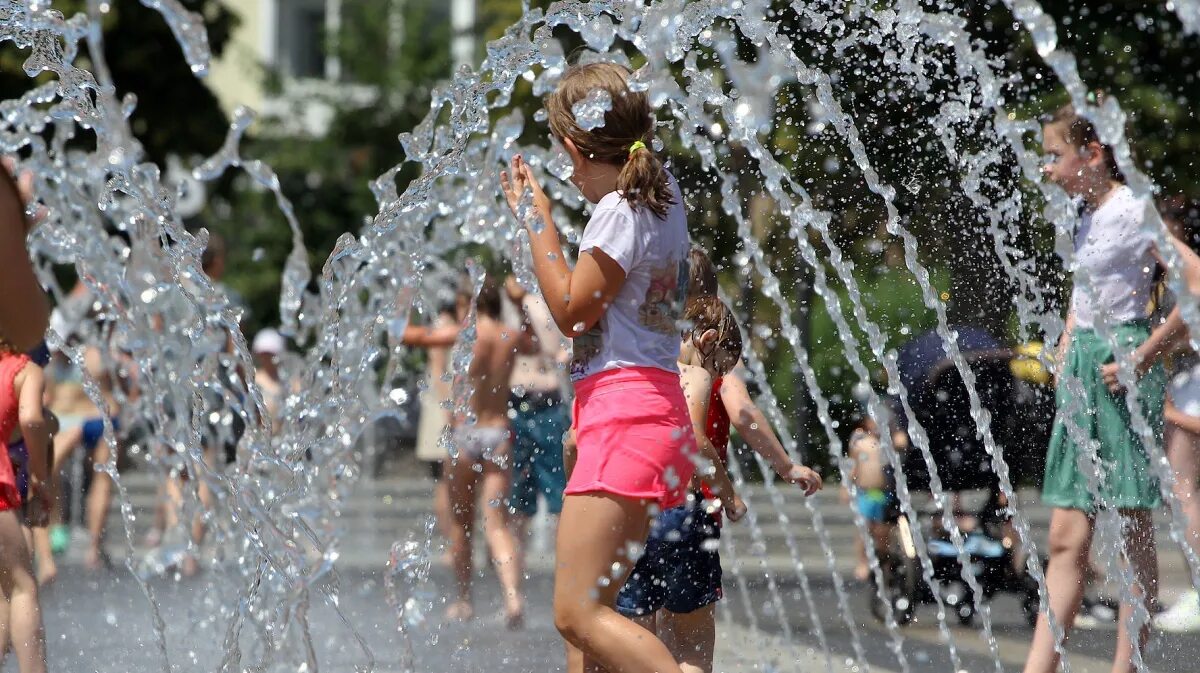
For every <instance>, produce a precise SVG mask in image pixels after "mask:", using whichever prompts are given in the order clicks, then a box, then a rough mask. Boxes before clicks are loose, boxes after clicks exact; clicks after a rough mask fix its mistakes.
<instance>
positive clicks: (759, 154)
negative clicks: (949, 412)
mask: <svg viewBox="0 0 1200 673" xmlns="http://www.w3.org/2000/svg"><path fill="white" fill-rule="evenodd" d="M755 28H762V26H753V25H752V26H749V27H746V26H743V32H745V33H747V34H748V36H750V37H751V38H752V39H753V38H755V37H762V36H760V35H756V33H755ZM772 46H773V47H775V49H774V50H773V51H772V52H771V53H772V54H777V55H778V54H780V53H781V52H780V50H779V48H780V45H774V44H773V45H772ZM782 48H787V46H786V45H782ZM791 56H793V57H794V53H793V54H791ZM789 60H791V59H789ZM797 60H798V59H797ZM793 67H796V66H793ZM797 71H798V72H801V73H807V72H808V71H807V69H804V68H803V66H800V67H797ZM689 75H691V76H692V78H693V85H694V86H695V85H696V83H697V82H698V81H701V78H702V77H703V76H704V75H703V73H689ZM810 75H811V74H810ZM800 79H801V81H802V82H804V81H805V80H806V77H805V76H804V75H801V77H800ZM712 97H713V98H716V99H717V100H721V97H719V96H716V95H715V94H714V95H713V96H712ZM725 105H726V107H728V102H726V103H725ZM831 109H837V108H836V106H831ZM731 112H732V111H730V110H726V115H727V116H729V115H730V114H731ZM742 140H743V142H744V143H745V145H746V147H747V149H748V150H749V151H750V154H751V156H753V157H754V158H755V159H756V160H758V161H759V163H760V166H763V167H765V169H764V171H763V172H764V177H766V178H767V180H766V186H767V189H768V191H769V192H770V193H771V194H772V196H773V197H774V198H775V199H776V200H777V202H779V203H780V204H781V207H782V208H783V210H784V211H785V212H787V213H789V215H790V216H791V217H792V219H793V223H796V222H797V220H798V219H799V217H798V215H797V210H796V209H793V208H792V205H793V204H792V203H791V199H790V198H789V197H788V196H787V195H786V194H785V193H784V192H783V190H782V185H781V182H780V175H781V174H782V173H784V171H783V169H782V167H781V166H779V165H778V164H777V163H776V162H774V160H773V159H772V158H771V157H770V156H769V153H768V152H766V151H765V150H764V149H763V148H762V146H761V144H760V143H759V142H758V141H757V139H756V138H754V137H752V136H751V137H745V138H743V139H742ZM863 163H865V158H864V159H862V160H860V166H861V165H862V164H863ZM866 165H867V167H868V168H869V163H867V164H866ZM868 182H870V181H868ZM791 186H792V188H793V190H796V191H797V193H801V194H803V190H802V189H801V188H799V186H798V185H791ZM806 214H807V215H808V216H809V217H807V218H806V220H805V221H804V224H806V225H809V226H814V225H816V222H815V220H818V219H820V217H821V215H818V214H814V213H806ZM796 231H797V229H796V228H795V227H793V239H795V240H796V241H797V243H798V244H799V245H800V248H801V251H802V252H803V253H804V258H805V261H806V262H807V263H808V264H809V265H810V266H812V267H813V270H814V273H815V276H814V287H815V289H816V291H817V294H818V295H819V296H821V297H822V298H823V299H825V300H826V303H827V306H829V307H830V310H829V313H830V316H831V317H832V318H833V319H834V323H835V325H836V326H837V328H838V332H839V336H840V337H841V338H842V340H843V343H844V344H845V346H846V354H847V357H848V358H849V359H850V361H851V366H852V368H853V369H854V370H855V371H856V373H858V374H859V377H860V380H861V381H863V382H864V383H865V384H866V385H867V386H868V387H869V385H870V376H869V374H868V373H867V370H866V368H865V366H864V365H863V364H862V362H861V360H859V359H858V355H857V348H858V347H857V338H856V337H855V336H854V335H853V333H852V332H851V331H850V329H849V325H848V324H846V323H845V320H844V318H843V317H842V316H841V313H840V308H838V306H839V304H838V299H837V296H836V294H834V293H832V292H831V291H830V290H829V288H828V286H827V285H826V283H825V281H824V269H823V267H822V266H821V265H820V263H819V262H817V260H816V257H815V253H814V252H813V251H812V249H811V246H810V245H809V244H808V240H807V237H806V236H802V235H796ZM827 244H828V242H827ZM835 249H836V246H835ZM835 266H836V264H835ZM839 271H840V273H841V275H842V276H849V280H847V279H846V278H843V282H846V284H847V287H848V288H855V287H856V286H855V285H853V277H852V275H850V274H849V272H848V270H847V269H844V268H839ZM851 292H852V294H851V296H852V297H854V296H855V293H854V290H853V289H852V290H851ZM768 294H769V292H768ZM858 306H861V302H859V303H858ZM857 317H858V318H859V321H860V323H865V324H864V327H867V328H868V334H871V331H870V329H869V326H872V324H871V323H870V321H869V320H866V315H865V312H861V315H858V316H857ZM874 331H875V334H876V337H875V343H873V344H872V345H873V346H876V357H878V358H879V359H880V360H881V361H884V362H885V364H886V360H885V357H884V355H883V352H882V348H881V347H880V346H881V343H882V340H881V339H880V338H878V328H875V330H874ZM892 369H893V370H894V363H893V364H892ZM890 374H891V376H892V380H893V381H898V380H899V379H898V375H897V374H896V373H895V372H894V371H892V372H890ZM900 385H901V391H900V392H901V399H902V401H903V402H904V404H905V407H906V411H907V412H908V414H909V417H910V418H913V414H912V411H911V409H909V408H907V401H906V399H905V398H906V395H905V394H904V392H903V389H902V384H900ZM870 397H871V399H870V401H869V407H870V409H871V412H872V415H873V416H875V417H877V418H883V417H885V414H884V412H883V406H882V404H881V402H880V400H879V398H878V396H877V395H875V394H874V392H873V391H872V392H871V396H870ZM916 431H917V433H921V431H920V428H919V425H917V427H916ZM922 435H923V433H921V434H920V435H918V434H916V433H914V443H916V444H917V445H918V446H921V450H922V453H923V454H926V462H927V464H929V465H930V471H931V476H933V475H934V474H936V467H934V466H932V455H931V454H930V453H929V449H928V444H927V441H924V437H923V436H922ZM881 439H882V440H883V442H881V443H882V444H883V446H884V453H885V455H887V456H888V459H889V462H891V463H892V464H893V465H894V466H895V467H896V471H897V475H896V478H897V488H898V492H899V493H900V499H901V503H902V507H904V508H906V510H907V511H906V513H907V514H908V515H909V516H910V518H911V519H912V520H913V521H917V520H918V517H917V515H916V512H915V511H913V510H912V509H911V499H910V498H909V497H908V489H907V484H906V480H905V479H904V476H903V471H902V470H901V469H900V467H899V463H898V457H897V455H896V454H895V451H894V449H893V448H892V446H891V439H890V437H889V436H888V435H887V433H884V435H883V437H882V438H881ZM922 443H924V445H923V446H922ZM933 487H934V488H936V489H938V490H939V491H940V484H933ZM935 493H937V491H935ZM943 508H944V502H943ZM950 519H951V521H950V526H947V528H948V529H949V528H952V527H955V526H956V524H955V523H954V522H953V517H952V516H951V517H950ZM913 534H914V537H915V538H916V540H915V542H916V546H917V552H918V556H919V557H920V559H921V565H922V570H923V574H924V577H925V581H926V582H927V583H928V584H929V586H930V587H936V585H937V584H936V582H935V580H934V577H933V564H932V561H931V559H930V558H929V556H928V552H927V551H926V550H925V548H924V546H925V545H924V540H923V536H922V534H921V531H920V530H919V529H914V530H913ZM956 549H958V550H959V553H960V560H961V557H962V556H964V555H965V550H964V549H963V545H962V542H961V540H957V541H956ZM969 567H970V564H969V560H968V562H966V563H963V564H962V568H963V574H964V580H965V581H966V582H967V583H968V585H971V584H972V583H975V586H973V587H972V588H973V589H976V590H977V589H978V585H977V580H976V579H975V578H974V576H973V574H971V573H970V572H969ZM980 593H981V592H976V600H978V597H979V595H980ZM934 596H935V600H936V602H937V604H938V623H939V631H940V633H941V634H942V638H943V640H944V641H945V642H946V644H947V648H948V651H949V653H950V657H951V660H952V662H953V665H954V666H955V669H956V670H957V669H958V668H960V663H961V662H960V661H959V657H958V653H957V648H956V646H955V644H954V639H953V636H952V635H951V633H950V630H949V628H948V627H947V625H946V620H945V607H944V604H943V603H942V599H941V596H940V595H939V594H938V592H936V591H935V592H934ZM982 613H983V614H984V616H985V623H986V617H987V613H986V609H985V610H983V611H982Z"/></svg>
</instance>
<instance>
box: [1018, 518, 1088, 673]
mask: <svg viewBox="0 0 1200 673" xmlns="http://www.w3.org/2000/svg"><path fill="white" fill-rule="evenodd" d="M1093 523H1094V522H1093V521H1092V519H1091V518H1089V517H1088V515H1087V514H1085V513H1084V512H1081V511H1079V510H1076V509H1062V508H1058V507H1056V508H1055V509H1054V512H1053V514H1051V516H1050V541H1049V546H1050V564H1049V565H1048V566H1047V568H1046V592H1047V593H1048V594H1049V602H1050V610H1051V612H1053V613H1054V619H1055V620H1056V621H1057V622H1058V625H1059V626H1060V627H1062V629H1063V640H1064V641H1065V640H1066V637H1067V636H1068V635H1069V634H1070V631H1071V626H1072V625H1073V624H1074V623H1075V615H1076V613H1078V612H1079V604H1080V602H1081V601H1082V600H1083V588H1084V579H1085V577H1084V576H1085V574H1086V571H1087V567H1088V554H1089V553H1090V551H1091V545H1092V532H1093V530H1092V526H1093ZM1064 644H1065V643H1064ZM1059 659H1060V655H1059V654H1058V652H1057V651H1056V650H1055V649H1054V636H1053V635H1052V634H1051V633H1050V622H1049V621H1048V620H1047V619H1046V613H1044V612H1043V613H1041V614H1039V615H1038V620H1037V627H1036V628H1035V629H1034V632H1033V641H1032V642H1031V643H1030V645H1029V658H1028V659H1026V660H1025V673H1054V672H1055V671H1057V670H1058V663H1059Z"/></svg>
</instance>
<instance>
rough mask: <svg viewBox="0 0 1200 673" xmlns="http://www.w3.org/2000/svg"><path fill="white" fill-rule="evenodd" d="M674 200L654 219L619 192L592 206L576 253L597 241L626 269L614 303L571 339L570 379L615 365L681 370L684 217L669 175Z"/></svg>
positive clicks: (597, 245)
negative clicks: (672, 203)
mask: <svg viewBox="0 0 1200 673" xmlns="http://www.w3.org/2000/svg"><path fill="white" fill-rule="evenodd" d="M670 182H671V190H672V192H674V194H675V205H673V206H671V208H670V209H669V210H668V211H667V216H666V218H663V219H660V218H659V217H658V216H657V215H655V214H654V212H653V211H651V210H650V209H649V208H644V207H643V208H638V209H636V210H635V209H633V208H631V207H630V206H629V203H628V202H627V201H625V199H624V198H622V197H621V196H620V195H619V194H618V193H617V192H612V193H610V194H608V195H606V196H605V197H604V198H602V199H600V203H598V204H596V208H595V210H594V211H592V217H591V219H590V220H588V224H587V227H586V228H585V229H584V230H583V238H582V240H581V241H580V243H579V254H581V255H582V254H585V253H588V252H591V251H592V250H594V249H596V248H599V249H600V250H603V251H604V254H606V255H608V256H609V257H611V258H612V259H613V261H615V262H616V263H617V264H619V265H621V268H622V269H624V270H625V284H624V285H622V286H621V290H620V292H618V293H617V296H616V298H615V300H614V301H613V303H612V305H610V306H609V307H608V310H606V311H605V312H604V315H603V316H601V317H600V320H598V321H597V322H596V324H595V325H594V326H593V327H592V328H591V329H590V330H588V331H587V332H586V333H584V334H581V335H579V336H578V337H576V338H575V339H574V341H573V344H572V346H573V354H572V357H571V380H572V381H578V380H580V379H583V378H586V377H588V376H591V375H592V374H595V373H597V372H602V371H605V370H609V369H616V368H619V367H656V368H658V369H665V370H667V371H670V372H676V373H678V371H679V366H678V364H677V362H678V359H679V334H680V325H679V321H680V320H681V319H682V318H683V309H684V302H685V301H686V299H687V284H688V266H687V254H688V249H689V248H690V246H691V243H690V241H689V240H688V230H687V216H686V213H685V211H684V207H683V195H682V194H680V192H679V186H678V185H677V184H676V183H675V179H674V178H673V177H670Z"/></svg>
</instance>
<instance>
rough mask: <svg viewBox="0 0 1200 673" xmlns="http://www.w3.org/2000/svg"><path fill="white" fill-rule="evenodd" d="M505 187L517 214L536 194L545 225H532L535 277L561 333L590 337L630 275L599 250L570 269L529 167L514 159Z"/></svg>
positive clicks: (505, 176)
mask: <svg viewBox="0 0 1200 673" xmlns="http://www.w3.org/2000/svg"><path fill="white" fill-rule="evenodd" d="M500 184H501V186H502V187H503V189H504V194H505V197H506V198H507V199H508V204H509V207H510V208H512V211H513V213H516V212H517V210H518V208H519V204H520V202H521V197H522V196H523V195H524V193H525V189H526V188H529V189H532V190H533V204H534V208H535V209H536V211H537V214H538V217H539V218H540V219H541V220H542V223H543V225H544V226H543V227H542V229H541V231H536V230H535V229H534V227H533V226H532V224H530V225H529V226H528V231H529V243H530V247H531V248H532V250H533V273H534V275H535V276H537V279H538V285H539V286H540V287H541V288H542V297H543V298H544V299H545V300H546V306H547V308H549V309H550V315H551V316H553V317H554V323H555V324H556V325H557V326H558V329H559V331H561V332H562V333H563V334H564V335H566V336H568V337H576V336H579V335H580V334H583V333H584V332H587V331H588V330H589V329H591V327H592V326H593V325H595V324H596V321H598V320H599V319H600V317H601V316H602V315H604V311H605V310H606V309H607V308H608V306H609V304H611V303H612V301H613V299H614V298H615V297H616V296H617V293H618V292H620V291H621V286H622V285H624V284H625V270H624V269H622V268H621V265H620V264H617V263H616V262H615V261H614V260H613V259H612V258H611V257H609V256H608V255H607V254H605V253H604V252H603V251H602V250H600V249H599V248H595V249H593V250H591V251H589V252H585V253H583V254H581V255H579V260H578V261H577V262H576V264H575V268H574V269H573V270H572V269H571V268H570V267H568V266H567V261H566V255H564V254H563V248H562V243H561V242H560V239H559V233H558V227H556V226H555V225H554V218H553V217H551V215H550V199H549V198H548V197H547V196H546V193H545V192H543V191H542V188H541V186H540V185H539V184H538V183H537V181H536V180H535V179H534V176H533V173H532V171H531V170H530V168H529V165H528V164H525V163H524V162H523V161H522V160H521V157H520V156H515V157H513V160H512V178H511V180H510V178H509V173H508V172H507V171H506V172H503V173H501V174H500Z"/></svg>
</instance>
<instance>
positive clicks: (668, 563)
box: [568, 296, 746, 673]
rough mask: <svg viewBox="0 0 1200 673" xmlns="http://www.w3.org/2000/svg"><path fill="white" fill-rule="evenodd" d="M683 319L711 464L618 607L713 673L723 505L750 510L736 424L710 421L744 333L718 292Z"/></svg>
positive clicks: (641, 562)
mask: <svg viewBox="0 0 1200 673" xmlns="http://www.w3.org/2000/svg"><path fill="white" fill-rule="evenodd" d="M684 318H685V320H687V321H689V322H691V325H692V327H691V330H690V332H688V333H685V334H684V338H683V343H682V344H680V349H679V371H680V375H679V382H680V385H681V386H682V388H683V394H684V397H685V398H686V399H687V402H688V410H689V411H690V412H691V415H692V427H693V431H694V432H695V433H696V438H697V440H698V442H699V444H700V454H701V455H702V456H703V457H704V458H705V460H706V461H707V463H708V464H710V465H711V467H708V466H707V465H706V471H707V472H708V474H706V475H704V478H703V479H701V475H700V474H699V473H697V475H696V478H694V479H693V484H694V486H695V488H693V489H692V492H691V493H690V494H689V496H688V501H687V502H686V503H685V504H683V505H680V506H678V507H673V508H671V509H668V510H666V511H664V512H662V513H661V514H659V515H658V516H657V517H655V519H654V523H652V524H651V526H650V536H649V538H648V539H647V541H646V548H645V551H644V552H643V553H642V556H641V557H640V558H639V559H638V561H637V564H636V565H635V566H634V568H633V572H632V573H630V575H629V579H628V580H626V582H625V586H624V587H622V589H621V592H620V594H618V596H617V611H618V612H620V613H621V614H622V615H624V616H626V617H629V618H632V619H634V620H636V621H637V622H638V623H639V624H641V625H642V626H644V627H646V628H647V629H648V630H650V631H653V632H655V633H657V634H658V637H659V638H661V639H662V641H663V643H665V644H666V646H667V648H668V649H670V651H671V654H672V656H673V657H674V658H675V660H676V661H677V662H679V666H680V668H681V669H682V670H683V671H685V672H688V673H690V672H693V671H702V672H704V673H708V672H709V671H711V670H712V655H713V647H714V645H715V643H716V620H715V618H714V615H715V611H714V609H715V606H716V602H717V601H718V600H720V599H721V595H722V593H721V558H720V555H719V554H718V552H717V549H716V546H715V545H714V544H713V541H715V540H719V539H720V537H721V521H720V518H719V517H718V516H717V514H716V510H717V509H718V507H719V508H720V509H722V510H724V512H725V514H726V516H728V517H729V520H730V521H738V520H739V519H741V518H742V516H744V515H745V513H746V506H745V504H744V503H743V502H742V500H741V498H739V497H738V495H737V493H736V492H735V490H734V486H733V482H732V480H730V478H729V473H728V471H727V470H726V467H725V460H726V457H725V455H724V454H725V451H726V448H727V444H728V441H729V421H728V419H726V420H725V421H724V422H723V423H721V422H720V421H718V422H717V423H715V424H711V425H710V419H712V417H713V415H714V413H715V412H718V410H719V408H720V400H719V397H720V380H721V377H723V376H725V375H726V374H728V373H729V370H730V369H732V368H733V366H734V365H735V364H737V361H738V358H740V357H741V355H742V337H741V333H740V332H739V330H738V326H737V322H736V321H735V320H734V318H733V314H732V313H730V311H729V308H728V307H727V306H725V304H724V303H723V302H722V301H721V300H720V299H717V298H716V297H711V296H709V297H699V298H697V299H693V300H692V301H690V302H689V303H688V307H687V312H686V313H685V314H684ZM714 398H717V399H715V400H714ZM714 436H715V437H716V438H717V439H716V440H715V441H718V442H720V445H719V446H717V445H715V443H714ZM722 440H723V441H722ZM717 498H719V500H717ZM718 503H719V504H718ZM582 663H583V661H582V658H579V659H578V661H577V662H576V661H572V662H570V664H569V665H568V670H569V671H571V673H582V670H583V668H582V666H581V664H582Z"/></svg>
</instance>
